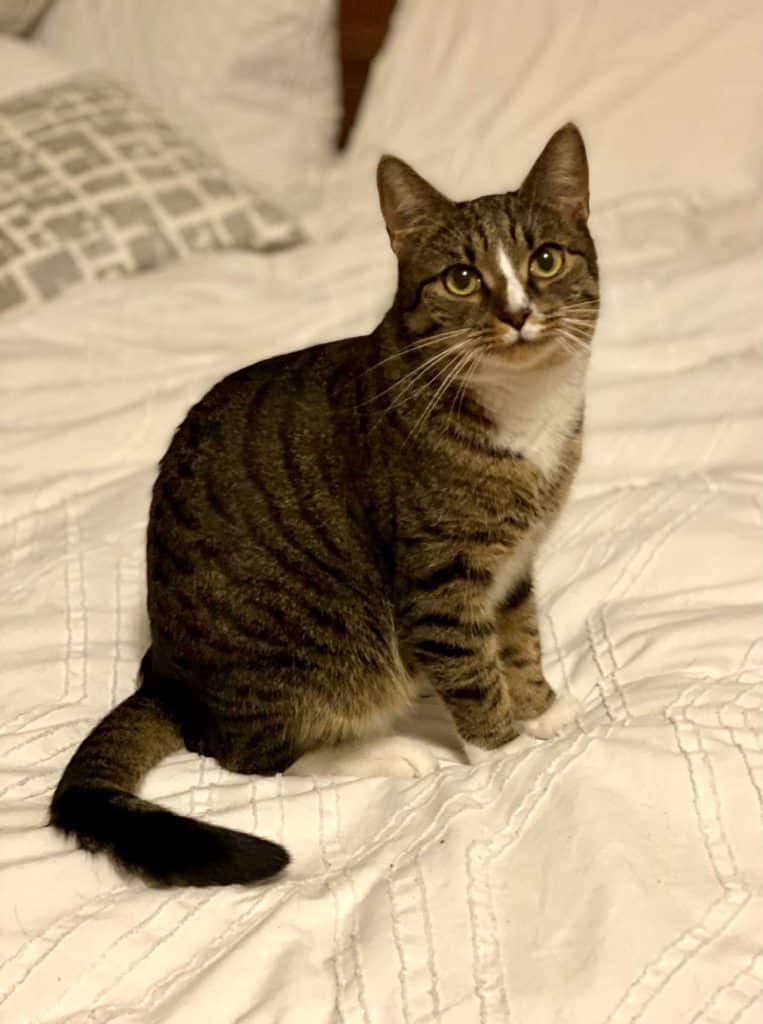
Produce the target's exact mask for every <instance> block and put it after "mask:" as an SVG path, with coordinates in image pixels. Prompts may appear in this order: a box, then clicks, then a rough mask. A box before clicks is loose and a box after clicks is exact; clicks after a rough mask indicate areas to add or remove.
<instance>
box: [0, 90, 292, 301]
mask: <svg viewBox="0 0 763 1024" xmlns="http://www.w3.org/2000/svg"><path fill="white" fill-rule="evenodd" d="M298 237H299V236H298V231H297V229H296V227H295V225H294V224H293V222H291V221H290V220H289V219H288V218H286V217H285V216H284V215H283V214H282V213H281V212H280V211H279V210H277V209H275V208H274V207H272V206H271V205H269V204H268V203H267V202H265V201H263V200H262V199H260V198H258V197H257V196H255V195H254V193H253V192H252V191H251V190H250V189H248V188H247V187H246V186H244V185H242V184H240V183H239V182H238V181H236V180H235V179H234V178H232V177H231V176H230V175H229V173H228V172H227V171H226V169H225V168H224V167H223V166H222V165H221V164H220V163H219V162H218V161H217V160H215V159H213V158H212V157H210V156H209V155H207V154H206V153H204V152H203V151H202V150H201V149H199V147H198V146H196V145H194V144H193V143H192V142H190V141H188V140H187V139H185V138H184V137H183V136H182V135H181V134H180V133H178V132H177V131H176V130H175V129H174V128H172V127H170V126H169V125H168V124H167V123H166V122H164V121H163V120H162V119H161V118H160V117H158V116H157V115H156V114H155V113H153V112H152V111H151V110H150V109H149V108H147V107H145V106H144V105H143V104H142V103H141V102H140V101H139V100H136V99H135V98H134V97H133V96H132V95H131V94H130V93H129V92H128V91H127V90H125V89H124V88H123V87H122V86H120V85H117V84H116V83H114V82H112V81H111V80H110V79H108V78H105V77H103V76H101V75H95V74H86V75H77V76H76V77H74V78H70V79H67V80H66V81H63V82H60V83H57V84H56V85H53V86H48V87H47V88H44V89H39V90H37V91H35V92H30V93H24V94H22V95H19V96H14V97H13V98H12V99H10V100H6V101H4V102H2V103H0V311H2V310H6V309H9V308H11V307H12V308H14V309H16V308H19V307H20V306H21V305H23V304H32V303H36V302H39V301H41V300H44V299H50V298H53V297H55V296H56V295H59V294H60V293H61V292H63V291H65V290H66V289H67V288H70V287H71V286H72V285H75V284H79V283H80V282H82V281H93V280H97V279H99V278H104V277H113V276H116V275H123V274H133V273H135V272H137V271H141V270H148V269H150V268H152V267H158V266H161V265H162V264H165V263H169V262H170V261H172V260H176V259H183V258H185V257H187V256H189V255H190V254H191V253H195V252H199V251H201V250H208V249H252V250H269V249H276V248H283V247H285V246H287V245H289V244H291V243H293V242H295V241H297V240H298Z"/></svg>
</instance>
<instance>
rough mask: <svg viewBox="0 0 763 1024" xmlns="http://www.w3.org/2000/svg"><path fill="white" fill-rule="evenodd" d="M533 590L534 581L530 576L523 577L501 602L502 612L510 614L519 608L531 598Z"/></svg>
mask: <svg viewBox="0 0 763 1024" xmlns="http://www.w3.org/2000/svg"><path fill="white" fill-rule="evenodd" d="M532 589H533V583H532V579H531V578H530V577H529V576H523V577H522V579H521V580H519V582H518V583H517V584H516V585H515V586H514V587H513V588H512V589H511V590H510V591H509V593H508V594H507V595H506V596H505V597H504V599H503V600H502V601H501V604H500V610H501V611H503V612H510V611H513V610H514V609H515V608H518V607H519V606H520V605H521V604H524V602H525V601H526V600H527V598H528V597H529V596H530V594H531V593H532Z"/></svg>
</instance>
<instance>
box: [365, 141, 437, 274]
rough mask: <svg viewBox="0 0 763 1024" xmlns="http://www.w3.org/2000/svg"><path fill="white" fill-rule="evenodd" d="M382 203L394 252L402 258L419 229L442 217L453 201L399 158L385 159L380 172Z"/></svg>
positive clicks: (380, 198)
mask: <svg viewBox="0 0 763 1024" xmlns="http://www.w3.org/2000/svg"><path fill="white" fill-rule="evenodd" d="M376 181H377V184H378V187H379V201H380V203H381V210H382V214H383V216H384V220H385V222H386V224H387V231H388V233H389V239H390V242H391V243H392V248H393V249H394V250H395V252H396V254H397V255H398V256H399V255H400V254H401V253H402V252H403V251H404V250H405V247H406V241H407V240H410V238H411V236H412V235H413V234H414V233H415V231H416V229H417V228H418V226H419V225H420V224H421V223H422V222H424V221H432V220H433V219H437V218H438V217H442V216H443V215H444V214H445V212H446V210H447V208H448V207H449V206H450V205H451V204H450V200H448V199H446V198H445V196H444V195H443V194H442V193H441V192H438V191H437V189H436V188H434V187H433V186H432V185H430V184H429V182H428V181H424V179H423V178H422V177H421V175H420V174H417V173H416V172H415V171H414V169H413V168H412V167H409V166H408V164H407V163H405V162H404V161H403V160H398V158H397V157H395V156H383V157H382V158H381V160H380V161H379V169H378V170H377V172H376Z"/></svg>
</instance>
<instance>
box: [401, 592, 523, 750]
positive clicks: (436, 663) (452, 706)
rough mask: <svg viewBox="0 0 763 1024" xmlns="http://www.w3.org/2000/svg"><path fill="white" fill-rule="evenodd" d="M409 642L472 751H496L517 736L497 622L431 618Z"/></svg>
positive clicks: (451, 615)
mask: <svg viewBox="0 0 763 1024" xmlns="http://www.w3.org/2000/svg"><path fill="white" fill-rule="evenodd" d="M408 640H409V646H410V648H411V649H412V651H413V655H414V658H415V662H416V667H417V669H421V670H423V671H424V672H425V673H426V676H427V678H428V680H429V682H430V683H431V684H432V686H433V687H434V688H435V690H436V691H437V692H438V694H439V695H440V697H441V698H442V699H443V700H444V702H445V704H446V705H447V707H448V708H449V710H450V712H451V714H452V716H453V719H454V721H455V724H456V728H457V729H458V733H459V735H460V737H461V739H462V741H463V742H464V744H465V746H466V748H467V749H469V747H470V746H474V747H475V748H480V749H485V750H494V749H498V748H501V747H504V746H505V745H506V744H507V743H509V742H511V741H512V740H514V739H515V738H516V737H517V735H518V732H517V729H516V728H515V725H514V722H513V715H512V705H511V696H510V694H509V690H508V687H507V685H506V680H505V677H504V673H503V671H502V669H501V665H500V662H499V659H498V637H497V634H496V631H495V627H494V625H493V623H492V622H475V621H473V619H471V618H470V617H469V616H468V615H466V614H464V615H459V614H458V613H457V612H450V613H437V614H430V615H425V616H422V617H420V618H419V619H418V620H417V621H416V623H415V625H414V627H413V628H412V630H411V631H410V632H409V636H408Z"/></svg>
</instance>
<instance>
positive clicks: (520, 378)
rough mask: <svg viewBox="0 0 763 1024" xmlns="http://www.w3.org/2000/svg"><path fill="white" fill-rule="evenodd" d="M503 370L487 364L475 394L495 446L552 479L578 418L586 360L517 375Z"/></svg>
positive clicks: (571, 361) (581, 401)
mask: <svg viewBox="0 0 763 1024" xmlns="http://www.w3.org/2000/svg"><path fill="white" fill-rule="evenodd" d="M502 369H503V368H502V367H500V368H499V367H495V366H494V367H490V366H486V367H485V372H484V373H483V374H482V375H481V377H480V378H479V380H478V381H477V382H476V385H477V391H478V393H479V396H480V398H481V399H482V401H483V402H484V403H485V405H486V406H487V409H488V411H489V412H490V414H491V416H492V417H493V419H494V421H495V423H496V430H495V441H496V443H497V444H498V446H499V447H501V448H510V449H511V450H512V451H514V452H517V454H519V455H522V456H524V458H526V459H528V460H529V461H530V462H532V463H534V464H535V465H536V466H537V467H538V469H539V470H540V471H541V473H543V475H544V476H545V477H547V478H551V477H552V476H553V475H554V473H555V472H556V470H557V468H558V467H559V463H560V460H561V456H562V451H563V449H564V445H565V442H566V441H567V440H569V438H570V437H572V436H573V434H574V431H575V427H576V425H577V422H578V417H579V416H580V411H581V407H582V403H583V385H584V381H585V371H586V361H585V360H584V359H578V360H570V361H569V362H565V363H563V364H561V365H559V366H552V367H547V368H544V369H538V370H526V371H524V372H523V373H517V374H508V373H506V372H505V371H503V372H501V370H502ZM491 370H494V371H495V372H494V373H491Z"/></svg>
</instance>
